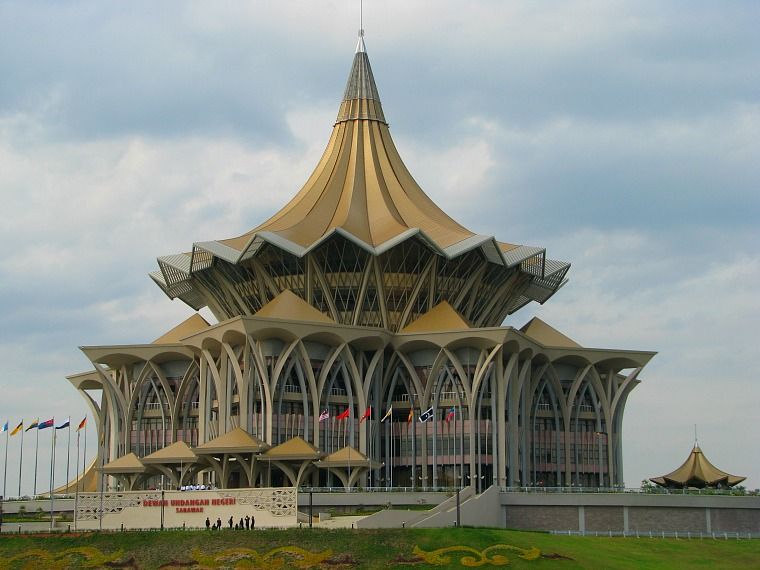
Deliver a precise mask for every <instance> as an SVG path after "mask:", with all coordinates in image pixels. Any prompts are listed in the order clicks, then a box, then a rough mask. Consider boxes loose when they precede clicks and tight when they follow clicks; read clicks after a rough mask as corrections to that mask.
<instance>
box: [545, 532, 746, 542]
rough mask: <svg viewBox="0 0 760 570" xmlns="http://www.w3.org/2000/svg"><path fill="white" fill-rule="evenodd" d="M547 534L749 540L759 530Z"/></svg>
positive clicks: (562, 533) (559, 533) (560, 533)
mask: <svg viewBox="0 0 760 570" xmlns="http://www.w3.org/2000/svg"><path fill="white" fill-rule="evenodd" d="M549 534H556V535H567V536H609V537H613V536H622V537H624V538H659V539H663V538H677V539H679V540H680V539H686V540H691V539H695V540H698V539H703V538H712V539H714V540H751V539H753V538H760V532H692V531H687V530H682V531H662V530H660V531H637V530H634V531H632V530H628V531H621V530H608V531H588V530H550V531H549Z"/></svg>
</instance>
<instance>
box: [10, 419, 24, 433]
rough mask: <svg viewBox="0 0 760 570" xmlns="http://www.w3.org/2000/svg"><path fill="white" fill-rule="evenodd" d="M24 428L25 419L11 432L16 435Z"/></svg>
mask: <svg viewBox="0 0 760 570" xmlns="http://www.w3.org/2000/svg"><path fill="white" fill-rule="evenodd" d="M22 429H24V420H21V423H20V424H18V425H17V426H16V429H14V430H13V431H12V432H11V435H16V434H17V433H18V432H20V431H21V430H22Z"/></svg>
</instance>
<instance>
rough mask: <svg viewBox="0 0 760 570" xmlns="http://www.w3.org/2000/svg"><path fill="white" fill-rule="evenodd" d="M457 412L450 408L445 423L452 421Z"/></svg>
mask: <svg viewBox="0 0 760 570" xmlns="http://www.w3.org/2000/svg"><path fill="white" fill-rule="evenodd" d="M456 414H457V411H456V409H454V408H451V409H450V410H449V413H448V414H446V423H449V422H450V421H451V420H452V419H454V416H456Z"/></svg>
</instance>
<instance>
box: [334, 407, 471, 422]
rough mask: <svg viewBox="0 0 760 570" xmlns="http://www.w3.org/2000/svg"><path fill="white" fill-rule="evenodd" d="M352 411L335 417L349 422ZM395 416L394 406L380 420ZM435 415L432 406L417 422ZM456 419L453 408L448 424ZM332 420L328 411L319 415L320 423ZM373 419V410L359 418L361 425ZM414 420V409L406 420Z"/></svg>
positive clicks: (448, 417)
mask: <svg viewBox="0 0 760 570" xmlns="http://www.w3.org/2000/svg"><path fill="white" fill-rule="evenodd" d="M350 412H351V410H350V408H346V409H345V410H344V411H343V412H341V413H340V414H338V415H337V416H335V419H336V420H347V419H348V416H349V414H350ZM392 414H393V406H391V407H390V408H388V411H387V412H385V415H384V416H383V417H382V419H381V420H380V423H383V422H385V420H387V419H388V418H390V417H391V415H392ZM434 415H435V410H434V409H433V407H432V406H431V407H430V408H428V409H427V410H426V411H424V412H422V413H421V414H420V415H419V417H418V418H417V421H419V422H422V423H425V422H427V421H429V420H431V419H433V416H434ZM455 417H456V408H451V409H450V410H449V412H448V413H447V414H446V423H448V422H450V421H451V420H453V419H454V418H455ZM328 419H330V412H329V411H328V410H323V411H322V413H321V414H319V421H320V422H323V421H325V420H328ZM371 419H372V408H367V410H366V411H365V412H364V415H363V416H362V417H361V418H359V423H362V422H363V421H364V420H371ZM413 419H414V408H411V409H410V410H409V415H408V416H407V418H406V422H407V423H412V420H413Z"/></svg>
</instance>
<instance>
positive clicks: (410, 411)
mask: <svg viewBox="0 0 760 570" xmlns="http://www.w3.org/2000/svg"><path fill="white" fill-rule="evenodd" d="M413 419H414V408H409V415H408V416H407V417H406V423H408V424H410V423H412V420H413Z"/></svg>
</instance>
